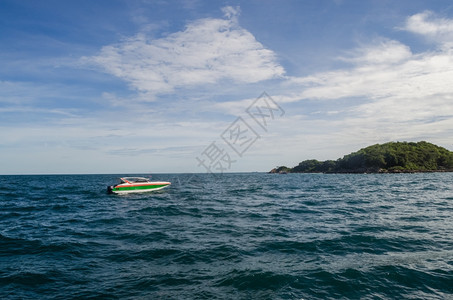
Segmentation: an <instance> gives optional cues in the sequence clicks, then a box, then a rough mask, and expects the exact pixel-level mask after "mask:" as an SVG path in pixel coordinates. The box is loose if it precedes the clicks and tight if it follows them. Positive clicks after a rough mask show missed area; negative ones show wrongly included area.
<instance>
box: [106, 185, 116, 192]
mask: <svg viewBox="0 0 453 300" xmlns="http://www.w3.org/2000/svg"><path fill="white" fill-rule="evenodd" d="M114 188H115V187H114V186H113V185H110V186H108V187H107V193H108V194H113V189H114Z"/></svg>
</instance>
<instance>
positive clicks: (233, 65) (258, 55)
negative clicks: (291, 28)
mask: <svg viewBox="0 0 453 300" xmlns="http://www.w3.org/2000/svg"><path fill="white" fill-rule="evenodd" d="M223 11H224V13H225V15H226V17H227V18H226V19H211V18H208V19H201V20H197V21H194V22H192V23H190V24H188V25H187V26H186V28H185V30H184V31H180V32H176V33H172V34H170V35H168V36H166V37H163V38H160V39H150V38H149V37H148V36H147V35H146V34H145V33H140V34H137V35H136V36H134V37H131V38H128V39H125V40H124V41H122V42H121V43H118V44H115V45H109V46H104V47H103V48H102V49H101V51H100V54H99V55H98V56H95V57H91V58H86V60H88V61H90V62H92V63H95V64H96V65H98V66H100V67H102V68H103V69H104V70H105V71H107V72H108V73H111V74H113V75H115V76H117V77H119V78H122V79H124V80H125V81H127V82H129V83H130V85H131V86H132V87H133V88H134V89H136V90H138V91H140V92H146V93H151V94H163V93H171V92H173V91H174V90H175V89H177V88H184V87H193V86H200V85H205V84H215V83H218V82H219V81H221V80H232V81H234V82H235V83H255V82H259V81H263V80H267V79H271V78H275V77H279V76H281V75H283V73H284V70H283V68H282V67H281V66H280V65H279V64H278V62H277V58H276V55H275V53H274V52H272V51H271V50H268V49H266V48H264V46H263V45H262V44H261V43H259V42H258V41H256V39H255V38H254V36H253V35H252V34H251V33H250V32H248V31H247V30H245V29H243V28H241V27H240V26H239V25H238V23H237V15H238V13H239V10H238V9H237V8H232V7H226V8H224V9H223Z"/></svg>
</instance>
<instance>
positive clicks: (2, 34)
mask: <svg viewBox="0 0 453 300" xmlns="http://www.w3.org/2000/svg"><path fill="white" fill-rule="evenodd" d="M0 66H1V67H0V174H100V173H115V174H123V173H128V174H130V173H205V172H216V173H219V172H220V173H222V172H254V171H259V172H262V171H269V170H270V169H272V168H273V167H276V166H282V165H286V166H289V167H292V166H295V165H297V164H298V163H299V162H301V161H303V160H306V159H318V160H326V159H337V158H340V157H343V156H344V155H346V154H349V153H351V152H353V151H357V150H359V149H360V148H363V147H366V146H369V145H373V144H377V143H385V142H390V141H422V140H424V141H428V142H432V143H434V144H437V145H439V146H442V147H445V148H447V149H449V150H453V139H452V137H453V3H452V2H451V1H449V0H445V1H444V0H436V1H420V0H402V1H387V0H380V1H373V0H364V1H358V0H355V1H353V0H318V1H315V0H300V1H297V0H281V1H280V0H279V1H270V0H250V1H237V0H236V1H227V0H224V1H223V0H219V1H208V0H187V1H183V0H170V1H163V0H160V1H159V0H156V1H151V0H98V1H91V0H78V1H70V0H67V1H59V0H41V1H33V0H0Z"/></svg>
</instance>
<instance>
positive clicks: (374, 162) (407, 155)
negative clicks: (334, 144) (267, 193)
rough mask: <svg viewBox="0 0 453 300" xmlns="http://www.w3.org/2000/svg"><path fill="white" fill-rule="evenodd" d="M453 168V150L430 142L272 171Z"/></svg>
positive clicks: (401, 144) (378, 146)
mask: <svg viewBox="0 0 453 300" xmlns="http://www.w3.org/2000/svg"><path fill="white" fill-rule="evenodd" d="M437 171H453V152H451V151H449V150H447V149H445V148H442V147H439V146H436V145H434V144H431V143H428V142H418V143H411V142H390V143H386V144H376V145H372V146H369V147H366V148H363V149H360V150H359V151H357V152H353V153H351V154H348V155H345V156H344V157H343V158H339V159H337V160H336V161H333V160H327V161H318V160H315V159H311V160H305V161H303V162H301V163H299V165H297V166H295V167H294V168H287V167H278V168H275V169H273V170H272V171H271V172H272V173H281V172H288V173H289V172H291V173H316V172H322V173H378V172H379V173H386V172H393V173H397V172H437Z"/></svg>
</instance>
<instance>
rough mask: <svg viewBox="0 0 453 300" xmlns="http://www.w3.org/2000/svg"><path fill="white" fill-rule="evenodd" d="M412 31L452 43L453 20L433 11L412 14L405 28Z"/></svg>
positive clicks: (445, 42) (443, 42)
mask: <svg viewBox="0 0 453 300" xmlns="http://www.w3.org/2000/svg"><path fill="white" fill-rule="evenodd" d="M403 29H404V30H407V31H409V32H412V33H416V34H420V35H423V36H426V37H428V38H431V39H433V40H435V41H437V42H440V43H442V44H449V45H450V46H451V45H452V42H453V20H451V19H445V18H439V17H437V16H436V15H435V14H434V13H433V12H431V11H425V12H422V13H419V14H415V15H413V16H410V17H409V18H407V20H406V24H405V26H404V28H403Z"/></svg>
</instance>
